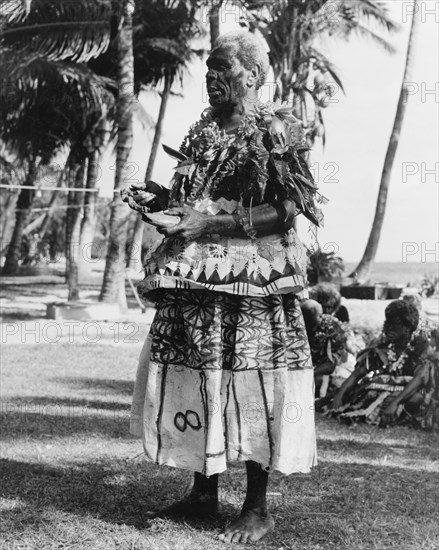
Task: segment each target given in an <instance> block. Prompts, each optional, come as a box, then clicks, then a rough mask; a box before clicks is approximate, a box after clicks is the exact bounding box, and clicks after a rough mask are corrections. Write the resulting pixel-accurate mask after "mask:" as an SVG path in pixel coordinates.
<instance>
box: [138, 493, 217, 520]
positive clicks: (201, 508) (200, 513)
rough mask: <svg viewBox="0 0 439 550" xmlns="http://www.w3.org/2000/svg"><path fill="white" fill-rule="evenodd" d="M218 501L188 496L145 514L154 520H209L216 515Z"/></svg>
mask: <svg viewBox="0 0 439 550" xmlns="http://www.w3.org/2000/svg"><path fill="white" fill-rule="evenodd" d="M218 509H219V504H218V499H215V498H212V497H210V496H209V497H205V496H203V495H197V494H189V495H188V496H187V497H186V498H184V499H183V500H179V501H178V502H175V503H174V504H171V505H170V506H167V507H166V508H162V509H161V510H157V511H153V512H146V514H145V517H146V518H147V519H154V518H180V519H184V518H188V517H190V518H209V517H213V516H216V515H217V514H218Z"/></svg>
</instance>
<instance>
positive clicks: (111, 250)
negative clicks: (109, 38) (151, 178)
mask: <svg viewBox="0 0 439 550" xmlns="http://www.w3.org/2000/svg"><path fill="white" fill-rule="evenodd" d="M133 10H134V2H133V0H124V4H123V10H122V18H123V21H122V25H121V28H120V31H119V35H118V87H119V98H118V104H117V122H118V128H119V130H118V136H117V153H116V175H115V181H114V197H113V202H112V205H111V216H110V236H109V242H108V251H107V258H106V263H105V271H104V279H103V282H102V288H101V294H100V298H99V299H100V301H102V302H108V303H119V305H120V306H121V307H122V308H123V309H125V308H126V307H127V303H126V294H125V247H126V241H127V223H128V218H129V215H128V214H129V209H128V208H127V207H126V205H125V203H123V202H122V199H121V197H120V189H121V188H122V187H123V183H124V181H125V177H124V176H125V173H126V171H127V170H129V166H127V161H128V159H129V156H130V152H131V148H132V143H133V120H132V100H133V97H134V58H133V21H132V13H133ZM127 175H128V173H127ZM127 179H128V178H127Z"/></svg>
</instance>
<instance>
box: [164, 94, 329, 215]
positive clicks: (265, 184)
mask: <svg viewBox="0 0 439 550" xmlns="http://www.w3.org/2000/svg"><path fill="white" fill-rule="evenodd" d="M307 150H308V147H307V145H306V141H305V137H304V132H303V129H302V125H301V123H300V122H299V121H298V120H297V119H296V118H295V117H294V116H293V115H292V113H291V109H290V108H289V107H288V106H287V105H284V104H280V103H264V104H261V105H259V106H257V107H256V108H255V112H254V113H252V114H250V115H246V116H244V117H243V118H242V120H241V124H240V126H239V128H238V129H237V131H236V133H234V134H227V133H226V132H225V131H224V130H221V129H220V128H219V126H218V123H217V121H216V120H215V118H214V116H213V110H212V108H208V109H206V110H205V111H204V112H203V114H202V116H201V119H200V120H199V121H198V122H196V123H195V124H194V125H193V126H192V127H191V128H190V130H189V132H188V134H187V136H186V137H185V139H184V141H183V143H182V145H181V147H180V151H179V152H178V151H175V150H173V149H171V148H170V147H167V146H165V151H166V152H167V153H168V154H169V155H170V156H171V157H172V158H174V159H178V161H179V162H178V164H177V166H176V167H175V176H174V178H173V182H172V190H171V200H172V201H175V202H179V203H181V202H183V201H185V202H187V203H189V204H191V203H194V202H195V201H197V200H202V199H203V198H206V197H215V194H218V193H219V192H220V191H221V192H223V191H224V185H225V182H226V185H228V186H229V187H230V188H231V189H230V190H231V191H233V192H234V193H235V195H236V194H237V195H238V196H239V201H240V203H241V204H242V205H243V206H248V205H249V204H254V205H256V204H261V203H262V202H269V203H273V202H280V201H283V200H285V199H289V200H293V201H294V202H295V203H296V205H297V207H298V209H299V210H300V211H301V212H302V213H303V214H304V215H305V216H306V217H307V218H308V219H309V220H310V221H311V222H312V223H313V224H315V225H317V226H319V225H320V224H321V222H322V219H323V216H322V212H321V210H320V209H319V208H318V207H317V203H319V202H323V201H322V199H321V196H320V195H319V193H318V190H317V186H316V185H315V183H314V180H313V177H312V174H311V172H310V170H309V168H308V165H307V163H306V160H305V159H304V157H303V156H302V155H303V153H305V152H306V151H307ZM232 188H233V189H232Z"/></svg>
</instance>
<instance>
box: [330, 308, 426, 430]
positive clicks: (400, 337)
mask: <svg viewBox="0 0 439 550" xmlns="http://www.w3.org/2000/svg"><path fill="white" fill-rule="evenodd" d="M385 317H386V319H385V322H384V327H383V332H382V334H381V336H380V337H379V338H378V339H377V341H375V342H374V343H373V345H372V346H370V347H369V348H366V349H365V350H364V351H363V352H361V353H360V354H359V355H358V357H357V365H356V368H355V371H354V372H353V373H352V375H351V376H350V377H349V378H348V379H347V380H346V382H345V383H344V384H343V385H342V386H341V388H340V390H339V391H338V392H337V394H336V396H335V398H334V402H333V408H332V413H333V414H335V415H337V416H338V417H339V418H341V419H344V420H349V421H356V420H363V421H366V422H368V423H370V424H379V425H381V426H386V425H389V424H394V423H395V422H397V421H398V422H400V423H402V422H404V421H407V420H417V421H418V422H417V423H418V424H420V425H422V426H425V427H427V426H426V425H425V417H426V415H428V416H429V418H430V420H429V422H430V423H431V424H432V425H433V423H434V422H433V420H432V417H434V415H435V413H434V411H433V409H432V406H431V405H432V403H433V404H434V402H435V400H436V402H437V395H436V394H437V383H436V378H437V355H436V354H435V353H434V352H433V350H432V348H431V346H430V343H429V339H428V337H427V335H426V334H425V333H424V332H421V331H420V330H417V329H418V324H419V312H418V310H417V309H416V307H415V306H414V305H412V304H410V303H408V302H406V301H404V300H395V301H394V302H392V303H390V304H389V305H388V306H387V308H386V310H385ZM433 408H434V407H433ZM423 419H424V420H423Z"/></svg>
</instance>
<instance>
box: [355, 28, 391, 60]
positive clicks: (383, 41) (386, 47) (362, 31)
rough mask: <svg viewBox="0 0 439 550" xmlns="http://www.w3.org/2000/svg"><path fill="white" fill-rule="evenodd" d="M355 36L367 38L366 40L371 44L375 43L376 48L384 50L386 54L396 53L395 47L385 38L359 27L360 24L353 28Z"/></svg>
mask: <svg viewBox="0 0 439 550" xmlns="http://www.w3.org/2000/svg"><path fill="white" fill-rule="evenodd" d="M352 32H353V33H355V34H358V35H359V36H361V37H364V38H367V39H368V40H371V41H372V42H375V44H377V45H378V46H380V47H382V48H384V50H386V51H387V52H389V53H391V54H393V53H395V52H396V48H395V46H393V45H392V44H391V43H390V42H388V41H387V40H386V39H385V38H383V37H382V36H380V35H379V34H377V33H376V32H374V31H372V30H371V29H369V28H367V27H365V26H364V25H361V24H360V23H359V24H357V25H356V26H355V28H354V29H353V31H352Z"/></svg>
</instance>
